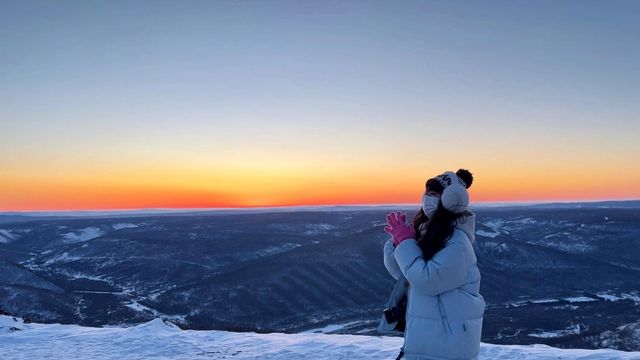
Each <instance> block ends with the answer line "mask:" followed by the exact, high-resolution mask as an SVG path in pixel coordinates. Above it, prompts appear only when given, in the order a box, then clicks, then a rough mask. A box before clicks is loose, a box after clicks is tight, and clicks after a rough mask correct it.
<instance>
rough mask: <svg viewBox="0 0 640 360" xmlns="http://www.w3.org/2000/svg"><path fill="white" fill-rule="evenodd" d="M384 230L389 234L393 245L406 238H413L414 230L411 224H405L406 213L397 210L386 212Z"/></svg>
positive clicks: (414, 235)
mask: <svg viewBox="0 0 640 360" xmlns="http://www.w3.org/2000/svg"><path fill="white" fill-rule="evenodd" d="M384 231H385V232H387V233H389V234H391V237H392V238H393V245H394V246H398V244H400V243H401V242H402V241H404V240H406V239H414V238H415V237H416V231H415V230H414V228H413V226H411V225H409V224H407V215H405V214H404V213H401V212H399V211H396V212H390V213H388V214H387V226H385V228H384Z"/></svg>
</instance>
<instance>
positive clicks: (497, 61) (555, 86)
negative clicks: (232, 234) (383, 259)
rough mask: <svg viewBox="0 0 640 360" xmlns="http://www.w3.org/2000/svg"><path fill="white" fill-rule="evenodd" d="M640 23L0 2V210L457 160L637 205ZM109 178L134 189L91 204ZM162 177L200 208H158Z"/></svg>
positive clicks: (391, 194) (303, 188)
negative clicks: (77, 194) (78, 194)
mask: <svg viewBox="0 0 640 360" xmlns="http://www.w3.org/2000/svg"><path fill="white" fill-rule="evenodd" d="M639 15H640V2H639V1H482V2H480V1H476V2H459V1H440V2H433V1H420V2H414V1H407V2H380V1H322V2H297V1H295V2H294V1H263V2H258V1H238V2H235V1H154V2H151V1H131V2H124V1H117V2H111V1H51V2H45V1H3V2H1V3H0V165H1V167H2V169H3V170H2V173H0V185H2V186H1V187H0V198H4V199H5V200H4V204H3V203H2V200H0V209H8V210H16V209H51V208H65V209H67V208H107V207H120V208H122V207H144V206H162V205H167V206H189V205H193V204H196V205H223V204H231V205H234V204H235V205H276V204H316V203H368V202H371V203H379V202H384V203H387V202H408V201H413V200H416V201H417V200H418V199H419V194H420V191H421V189H422V184H424V179H426V178H427V177H430V176H433V175H436V174H438V173H441V172H442V171H444V170H447V169H453V170H455V169H457V168H458V167H467V168H469V169H471V170H472V171H473V172H474V174H476V176H477V178H478V183H477V184H478V185H477V187H475V188H474V190H475V191H476V194H475V195H476V199H478V200H483V201H491V200H495V201H505V200H540V199H549V200H552V199H556V200H563V199H565V200H571V199H612V198H637V197H640V167H639V166H638V165H637V164H638V160H637V158H638V156H639V155H640V145H638V140H637V137H638V135H639V134H640V131H639V130H640V118H639V115H640V86H639V84H640V45H638V44H639V43H640V42H639V41H638V39H639V38H640V21H638V19H639V18H640V16H639ZM611 178H616V179H617V180H616V181H613V183H615V184H617V185H618V186H612V187H609V188H606V187H605V188H603V187H602V182H606V181H609V182H611V180H610V179H611ZM368 181H375V182H378V184H366V182H368ZM282 184H284V185H282ZM393 184H395V185H393ZM80 185H82V186H84V187H86V189H84V190H83V191H82V194H83V195H82V198H77V199H76V202H73V201H71V200H68V195H69V194H70V193H73V192H75V191H78V187H79V186H80ZM105 186H106V187H109V188H112V189H113V190H112V191H113V194H115V195H114V196H115V198H117V197H118V196H121V197H122V199H123V200H122V201H121V202H117V201H104V202H100V201H98V200H96V202H95V203H93V202H87V201H86V199H85V198H86V197H92V196H93V195H95V196H96V198H97V197H98V195H97V194H98V193H101V192H104V191H103V189H104V188H105ZM148 187H152V188H154V189H157V191H156V192H150V193H148V194H147V195H146V196H144V197H141V198H140V199H138V200H137V202H136V201H128V200H127V201H125V200H124V199H125V198H127V199H131V194H133V193H136V194H139V190H140V189H143V188H148ZM332 187H333V189H339V190H336V191H334V192H331V191H328V190H326V189H327V188H332ZM318 188H323V189H324V190H322V191H321V192H320V193H319V195H318V197H310V196H308V195H304V196H302V195H301V194H307V192H308V191H309V189H318ZM3 189H4V190H3ZM43 189H44V190H43ZM118 189H120V190H118ZM123 189H128V190H126V191H125V190H123ZM136 189H137V190H136ZM168 190H170V191H173V192H174V193H175V194H174V195H175V197H176V198H180V194H183V195H184V196H185V199H188V200H185V201H173V200H167V201H166V202H162V201H161V200H162V199H161V198H159V199H160V200H159V201H157V202H153V201H151V202H150V201H149V199H152V198H158V196H160V194H162V193H165V192H166V191H168ZM358 191H361V193H359V194H360V195H358V196H356V195H353V194H354V192H355V193H357V192H358ZM373 193H375V194H376V195H375V196H372V194H373ZM55 194H59V196H60V197H56V195H55ZM92 194H93V195H92ZM199 194H200V195H202V196H204V197H205V198H206V199H208V200H206V201H204V200H203V201H202V203H201V202H199V201H194V200H193V199H199V198H200V197H199V196H200V195H199ZM346 194H350V195H349V196H347V195H346ZM352 195H353V196H352ZM63 197H66V198H63ZM110 198H111V197H110ZM133 198H134V199H135V196H134V197H133ZM7 199H8V200H7ZM43 199H45V200H46V201H44V200H43ZM83 199H84V200H83ZM216 199H224V201H223V200H220V201H217V202H216ZM39 200H41V201H40V202H39Z"/></svg>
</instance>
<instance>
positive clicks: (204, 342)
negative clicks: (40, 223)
mask: <svg viewBox="0 0 640 360" xmlns="http://www.w3.org/2000/svg"><path fill="white" fill-rule="evenodd" d="M400 346H402V338H400V337H391V336H364V335H328V334H322V333H298V334H283V333H271V334H257V333H253V332H247V333H237V332H229V331H218V330H210V331H197V330H180V329H179V328H178V327H176V326H175V325H173V324H170V323H165V322H163V321H162V320H161V319H155V320H152V321H149V322H147V323H144V324H141V325H138V326H133V327H129V328H119V327H105V328H90V327H82V326H77V325H60V324H35V323H34V324H24V323H23V322H22V320H21V319H18V318H16V319H15V320H14V318H12V317H10V316H5V315H0V357H1V358H3V359H44V358H57V359H146V358H150V359H203V358H209V359H223V358H225V359H272V360H279V359H287V360H290V359H318V360H323V359H331V360H336V359H371V360H375V359H380V360H382V359H394V358H395V356H396V355H397V353H398V350H399V349H400ZM480 359H524V360H530V359H549V360H550V359H554V360H561V359H582V360H587V359H590V360H591V359H593V360H596V359H598V360H603V359H621V360H628V359H640V352H622V351H616V350H606V349H604V350H580V349H568V350H567V349H557V348H553V347H549V346H546V345H531V346H522V345H513V346H506V345H492V344H482V346H481V350H480Z"/></svg>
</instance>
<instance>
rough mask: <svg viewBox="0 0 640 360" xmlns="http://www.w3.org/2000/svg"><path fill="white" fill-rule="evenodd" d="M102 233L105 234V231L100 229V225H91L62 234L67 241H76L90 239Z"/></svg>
mask: <svg viewBox="0 0 640 360" xmlns="http://www.w3.org/2000/svg"><path fill="white" fill-rule="evenodd" d="M102 235H104V231H102V230H100V228H98V227H95V226H90V227H87V228H84V229H80V230H78V231H72V232H68V233H66V234H62V237H63V238H64V239H65V242H68V243H76V242H83V241H89V240H92V239H95V238H97V237H100V236H102Z"/></svg>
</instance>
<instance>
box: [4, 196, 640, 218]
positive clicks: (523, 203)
mask: <svg viewBox="0 0 640 360" xmlns="http://www.w3.org/2000/svg"><path fill="white" fill-rule="evenodd" d="M629 201H640V198H633V199H610V200H603V199H597V200H544V201H520V200H515V201H477V202H473V203H470V204H469V207H474V206H480V207H483V206H495V207H498V206H527V205H544V204H550V205H551V204H581V203H601V202H629ZM419 205H420V204H419V203H383V204H322V205H272V206H236V207H195V208H189V207H173V208H162V207H155V208H126V209H117V208H107V209H62V210H60V209H57V210H46V209H45V210H6V211H0V215H22V214H25V215H26V214H72V213H97V214H99V213H107V214H109V213H127V212H197V211H251V210H270V209H276V210H277V209H305V208H331V207H353V208H355V207H369V208H372V207H403V208H404V207H414V206H419Z"/></svg>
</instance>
